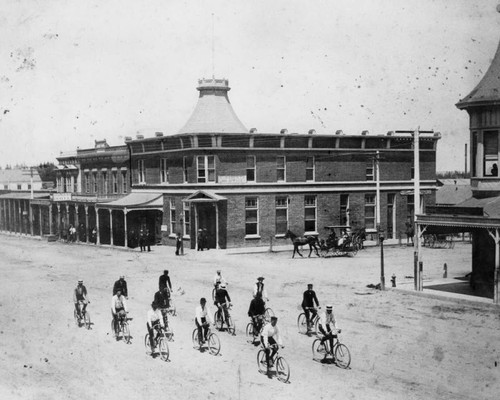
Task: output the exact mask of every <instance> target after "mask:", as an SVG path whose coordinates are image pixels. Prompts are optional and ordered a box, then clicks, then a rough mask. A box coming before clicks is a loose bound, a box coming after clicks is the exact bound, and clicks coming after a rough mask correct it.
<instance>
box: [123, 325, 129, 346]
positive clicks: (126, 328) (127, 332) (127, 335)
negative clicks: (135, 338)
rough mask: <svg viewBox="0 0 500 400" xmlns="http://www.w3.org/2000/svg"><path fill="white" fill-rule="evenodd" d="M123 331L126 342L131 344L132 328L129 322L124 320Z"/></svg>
mask: <svg viewBox="0 0 500 400" xmlns="http://www.w3.org/2000/svg"><path fill="white" fill-rule="evenodd" d="M122 333H123V340H124V341H125V343H127V344H129V343H130V339H131V338H130V328H129V326H128V322H126V321H123V323H122Z"/></svg>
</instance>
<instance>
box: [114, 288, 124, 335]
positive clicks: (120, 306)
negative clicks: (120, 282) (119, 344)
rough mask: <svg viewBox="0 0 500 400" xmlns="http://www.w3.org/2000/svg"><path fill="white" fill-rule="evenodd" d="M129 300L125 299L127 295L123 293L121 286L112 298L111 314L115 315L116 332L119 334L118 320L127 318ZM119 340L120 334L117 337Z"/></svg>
mask: <svg viewBox="0 0 500 400" xmlns="http://www.w3.org/2000/svg"><path fill="white" fill-rule="evenodd" d="M127 313H128V310H127V302H126V301H125V296H124V295H123V294H122V290H121V288H117V289H116V293H115V294H114V295H113V298H112V299H111V314H112V315H113V326H114V328H115V333H116V334H118V321H119V319H122V318H125V317H126V316H127ZM116 340H118V336H117V337H116Z"/></svg>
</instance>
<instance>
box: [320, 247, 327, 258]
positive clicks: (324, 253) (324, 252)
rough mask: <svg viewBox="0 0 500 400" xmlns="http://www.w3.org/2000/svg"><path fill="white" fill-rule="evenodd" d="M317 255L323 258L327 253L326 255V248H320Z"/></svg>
mask: <svg viewBox="0 0 500 400" xmlns="http://www.w3.org/2000/svg"><path fill="white" fill-rule="evenodd" d="M319 255H320V256H321V257H323V258H325V257H326V256H327V255H328V249H325V248H322V249H321V250H320V251H319Z"/></svg>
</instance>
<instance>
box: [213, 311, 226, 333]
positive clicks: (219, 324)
mask: <svg viewBox="0 0 500 400" xmlns="http://www.w3.org/2000/svg"><path fill="white" fill-rule="evenodd" d="M221 313H222V311H221ZM214 321H215V329H217V330H218V331H221V330H222V328H224V322H223V320H222V315H220V314H219V312H218V311H216V312H215V314H214Z"/></svg>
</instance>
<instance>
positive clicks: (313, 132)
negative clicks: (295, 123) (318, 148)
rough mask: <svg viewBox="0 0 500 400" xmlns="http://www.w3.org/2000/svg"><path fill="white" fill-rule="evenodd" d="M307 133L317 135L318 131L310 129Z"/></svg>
mask: <svg viewBox="0 0 500 400" xmlns="http://www.w3.org/2000/svg"><path fill="white" fill-rule="evenodd" d="M307 133H309V135H314V134H315V133H316V131H315V130H314V129H309V132H307Z"/></svg>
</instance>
